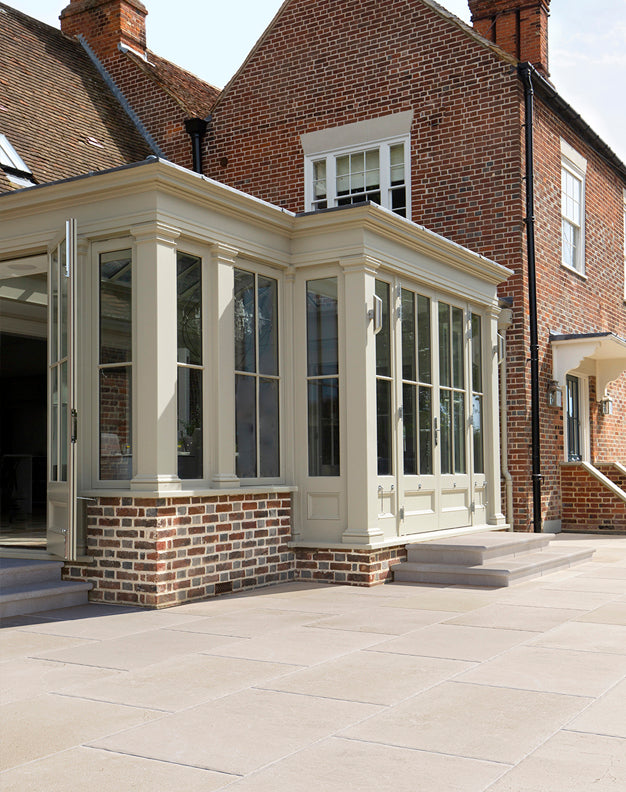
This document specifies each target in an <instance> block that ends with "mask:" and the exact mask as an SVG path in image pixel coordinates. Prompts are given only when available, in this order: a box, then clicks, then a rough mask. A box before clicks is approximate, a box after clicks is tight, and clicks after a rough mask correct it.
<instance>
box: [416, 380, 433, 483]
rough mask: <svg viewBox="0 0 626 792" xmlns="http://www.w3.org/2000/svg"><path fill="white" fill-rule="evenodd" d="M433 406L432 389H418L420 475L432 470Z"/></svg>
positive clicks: (427, 473) (427, 474) (426, 474)
mask: <svg viewBox="0 0 626 792" xmlns="http://www.w3.org/2000/svg"><path fill="white" fill-rule="evenodd" d="M432 429H433V406H432V390H431V389H430V388H423V387H420V389H419V439H420V467H419V472H420V474H421V475H422V476H430V475H432V472H433V431H432Z"/></svg>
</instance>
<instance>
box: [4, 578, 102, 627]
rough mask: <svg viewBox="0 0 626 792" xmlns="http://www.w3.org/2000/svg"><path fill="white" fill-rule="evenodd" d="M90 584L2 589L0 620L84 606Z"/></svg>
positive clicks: (41, 585) (69, 582) (65, 582)
mask: <svg viewBox="0 0 626 792" xmlns="http://www.w3.org/2000/svg"><path fill="white" fill-rule="evenodd" d="M91 588H92V584H91V583H82V582H80V581H68V580H65V581H57V583H56V584H55V583H49V582H45V583H30V584H29V585H27V586H15V587H13V588H9V589H2V593H1V594H0V618H8V617H9V616H24V615H26V614H28V613H39V612H40V611H47V610H53V609H56V608H71V607H73V606H74V605H86V604H87V598H88V592H89V591H90V589H91Z"/></svg>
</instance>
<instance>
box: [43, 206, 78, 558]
mask: <svg viewBox="0 0 626 792" xmlns="http://www.w3.org/2000/svg"><path fill="white" fill-rule="evenodd" d="M75 272H76V223H75V221H74V220H68V221H67V223H66V228H65V235H64V236H63V238H62V239H61V240H60V241H59V242H58V244H57V245H55V246H54V248H53V249H52V250H51V252H50V256H49V265H48V288H49V310H48V521H47V526H48V527H47V550H48V552H50V553H52V554H53V555H56V556H59V557H61V558H67V559H72V558H75V557H76V460H75V456H76V442H77V418H78V416H77V412H76V370H75V361H76V333H75V327H76V319H75V317H76V278H75Z"/></svg>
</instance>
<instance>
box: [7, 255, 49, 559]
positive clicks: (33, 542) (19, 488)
mask: <svg viewBox="0 0 626 792" xmlns="http://www.w3.org/2000/svg"><path fill="white" fill-rule="evenodd" d="M44 268H45V260H44V263H43V264H42V262H40V261H39V260H38V259H34V258H33V259H32V260H30V261H29V260H25V261H24V262H8V263H3V264H0V277H1V279H0V316H1V317H2V318H1V324H0V394H1V397H0V398H1V405H2V407H1V409H0V544H1V545H2V546H4V547H18V548H19V547H27V548H35V549H39V548H41V549H44V548H45V546H46V500H47V498H46V468H47V442H46V437H47V417H46V414H47V406H46V393H47V383H46V372H47V302H48V299H47V277H46V272H45V269H44ZM40 269H43V271H36V272H33V270H40ZM24 273H32V274H24ZM7 276H9V277H7Z"/></svg>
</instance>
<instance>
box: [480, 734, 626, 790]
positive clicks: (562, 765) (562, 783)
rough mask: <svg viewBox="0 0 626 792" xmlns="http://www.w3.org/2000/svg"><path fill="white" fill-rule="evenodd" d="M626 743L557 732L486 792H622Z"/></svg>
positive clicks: (625, 765)
mask: <svg viewBox="0 0 626 792" xmlns="http://www.w3.org/2000/svg"><path fill="white" fill-rule="evenodd" d="M624 789H626V741H625V740H620V739H616V738H613V737H599V736H597V735H592V734H574V733H572V732H566V731H565V732H560V733H559V734H555V735H554V736H553V737H552V738H551V739H549V740H548V741H547V742H546V743H545V744H544V745H542V746H541V747H540V748H538V749H537V750H536V751H535V752H534V753H532V754H531V755H530V756H529V757H527V758H526V759H524V760H523V761H522V762H520V764H519V765H517V767H515V768H513V769H512V770H509V771H508V772H507V773H506V774H505V775H504V776H503V777H502V778H501V779H500V780H499V781H497V782H496V783H495V784H494V785H493V786H491V787H489V792H564V790H567V792H591V790H593V792H623V790H624Z"/></svg>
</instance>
